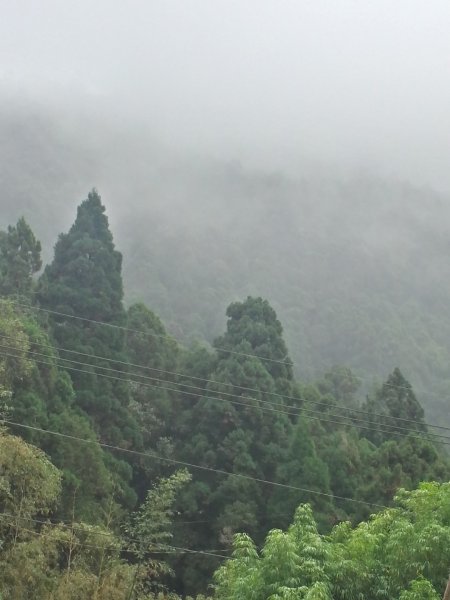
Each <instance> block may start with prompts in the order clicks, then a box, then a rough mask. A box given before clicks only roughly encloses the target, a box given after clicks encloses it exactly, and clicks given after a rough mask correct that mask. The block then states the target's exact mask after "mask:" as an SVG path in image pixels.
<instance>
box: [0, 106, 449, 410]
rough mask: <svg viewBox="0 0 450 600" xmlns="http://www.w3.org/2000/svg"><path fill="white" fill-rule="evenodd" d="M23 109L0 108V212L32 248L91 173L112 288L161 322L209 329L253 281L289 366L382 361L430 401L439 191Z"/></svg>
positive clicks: (438, 392)
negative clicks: (106, 223)
mask: <svg viewBox="0 0 450 600" xmlns="http://www.w3.org/2000/svg"><path fill="white" fill-rule="evenodd" d="M5 112H6V111H5ZM25 113H26V114H28V113H27V111H26V108H24V109H23V112H22V113H21V112H20V111H17V110H16V109H15V112H14V111H12V110H11V111H10V113H9V114H8V115H6V116H7V117H8V118H7V119H6V118H2V119H1V121H0V131H1V136H2V138H3V139H4V141H5V143H4V144H2V145H1V152H2V156H1V163H0V164H1V166H0V173H1V183H2V214H1V217H0V218H1V221H2V222H1V226H2V227H5V226H6V225H7V224H9V223H12V222H15V221H16V220H17V215H18V214H21V213H23V214H24V215H25V216H26V217H27V219H28V220H29V221H32V222H33V224H34V230H35V231H36V233H37V235H38V237H39V238H40V239H41V240H42V241H43V246H44V256H45V257H48V256H50V248H51V245H52V243H53V240H54V239H55V237H56V234H57V232H58V231H60V230H61V229H64V228H65V227H66V226H67V225H68V223H69V222H70V221H69V217H68V215H69V214H71V213H72V212H73V209H74V207H75V205H76V204H77V203H78V202H79V200H80V199H81V197H83V194H84V193H85V190H86V189H89V188H90V187H92V185H94V184H95V185H98V186H99V187H101V189H102V191H103V193H104V194H106V195H107V197H108V205H109V213H110V215H111V222H112V224H113V227H114V231H115V236H116V240H117V244H118V247H119V248H120V250H121V251H123V253H124V280H125V289H126V300H127V301H128V302H134V301H144V302H145V303H147V304H148V305H149V306H151V307H152V308H153V309H154V310H155V311H156V312H157V313H158V314H159V315H160V316H161V318H162V319H163V321H164V322H165V323H166V326H167V327H168V330H169V331H170V332H172V333H173V334H174V335H175V337H177V338H179V339H180V340H183V341H185V342H186V341H189V340H192V339H195V338H200V339H206V340H209V341H211V342H212V341H213V339H214V338H215V337H216V336H217V335H219V334H220V332H221V331H222V330H223V314H224V311H225V308H226V306H227V305H228V304H229V303H230V302H231V301H233V300H236V299H238V298H243V297H245V296H246V295H248V294H251V295H256V296H259V295H261V296H263V297H266V298H268V299H269V300H270V302H271V304H272V305H273V306H274V308H275V309H276V311H277V314H278V315H279V317H280V319H281V320H282V322H283V324H284V327H285V332H286V340H287V343H288V346H289V348H290V352H291V356H292V359H293V361H294V367H295V372H296V373H297V375H298V376H300V377H301V378H307V379H312V378H314V377H316V376H318V375H319V374H320V373H321V372H323V371H324V370H326V369H328V368H329V367H331V366H332V365H334V364H344V365H348V366H350V367H351V368H353V369H354V370H355V372H356V373H357V375H359V376H361V377H362V378H363V379H364V381H362V385H363V388H364V387H365V388H366V389H367V388H368V387H369V386H370V384H371V382H372V381H373V378H374V377H376V378H377V379H378V380H380V379H381V378H384V377H385V376H386V374H387V373H388V372H389V371H390V370H391V369H392V366H393V365H398V366H399V367H401V369H402V371H403V372H404V373H405V375H406V376H407V377H408V379H410V380H411V381H412V382H413V383H414V385H415V388H416V390H417V392H418V394H419V396H420V398H421V401H422V402H423V404H424V405H425V407H426V410H427V414H428V416H429V418H430V420H436V419H437V418H445V417H446V413H447V410H446V406H447V403H448V400H449V398H450V377H449V373H448V365H449V364H450V304H449V303H448V297H449V293H450V280H449V278H448V277H446V274H447V273H448V265H447V262H448V254H449V241H448V240H449V229H450V208H449V204H448V197H446V196H444V195H439V194H437V193H436V192H433V191H432V190H430V189H427V188H415V187H412V186H410V185H408V184H407V183H402V182H399V181H396V180H394V179H382V178H377V177H374V176H369V175H359V176H354V177H351V178H345V177H337V176H331V175H329V176H327V175H323V173H321V174H320V176H319V175H318V174H317V173H316V174H314V173H308V174H305V173H303V174H302V173H300V172H299V174H298V175H297V176H295V177H287V176H284V175H281V174H267V173H261V172H255V171H251V170H246V169H244V168H243V167H241V166H240V165H239V163H230V164H223V163H220V162H217V161H213V160H208V161H207V160H203V159H201V158H198V157H187V156H180V155H176V154H175V153H171V152H169V151H168V150H167V149H165V148H163V147H161V146H158V145H157V144H155V143H154V142H153V141H152V140H150V139H148V138H146V137H145V135H144V134H139V135H138V134H136V133H129V134H128V135H127V136H125V135H123V133H122V132H121V131H120V128H119V127H118V126H114V127H113V126H111V125H109V124H107V123H106V122H105V121H103V122H101V121H100V122H94V121H93V120H92V119H91V120H89V119H86V118H84V120H83V118H81V117H77V118H74V117H73V118H72V119H64V116H63V115H62V114H61V115H60V117H58V116H53V118H52V120H50V119H48V118H47V117H46V115H45V112H41V113H39V114H37V113H35V114H34V115H32V114H29V115H28V117H27V118H26V119H25V118H24V114H25ZM77 119H81V121H80V120H78V121H77ZM79 129H82V130H83V132H84V135H83V136H81V135H80V134H79ZM49 214H51V219H50V220H49V219H48V215H49ZM363 388H362V389H363Z"/></svg>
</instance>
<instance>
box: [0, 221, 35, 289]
mask: <svg viewBox="0 0 450 600" xmlns="http://www.w3.org/2000/svg"><path fill="white" fill-rule="evenodd" d="M41 266H42V261H41V243H40V242H39V241H38V240H37V239H36V238H35V236H34V233H33V232H32V230H31V228H30V227H29V225H28V224H27V222H26V221H25V219H24V218H23V217H21V218H20V219H19V220H18V221H17V224H16V225H15V226H14V227H13V226H11V225H10V226H9V227H8V230H7V231H0V294H2V295H5V296H7V295H11V294H16V295H17V294H18V295H22V296H27V295H29V293H30V291H31V288H32V284H33V275H34V274H35V273H37V272H38V271H39V270H40V268H41Z"/></svg>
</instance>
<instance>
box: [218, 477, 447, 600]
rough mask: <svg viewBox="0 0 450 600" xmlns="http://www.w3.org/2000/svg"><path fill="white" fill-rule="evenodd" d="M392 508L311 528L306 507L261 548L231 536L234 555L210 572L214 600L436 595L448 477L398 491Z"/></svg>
mask: <svg viewBox="0 0 450 600" xmlns="http://www.w3.org/2000/svg"><path fill="white" fill-rule="evenodd" d="M396 503H397V506H396V507H395V508H392V509H387V510H384V511H382V512H380V513H378V514H377V515H375V516H373V517H372V518H371V519H369V521H367V522H363V523H361V524H360V525H358V526H357V527H355V528H352V526H351V525H350V524H349V523H343V524H340V525H337V526H336V527H335V528H334V529H333V531H332V532H331V534H330V535H329V536H323V535H320V534H319V533H318V532H317V529H316V526H315V522H314V519H313V517H312V513H311V510H310V508H309V506H307V505H306V506H300V507H299V509H298V510H297V512H296V515H295V518H294V522H293V524H292V525H291V527H290V528H289V529H288V530H287V531H286V532H283V531H280V530H273V531H271V532H270V533H269V535H268V536H267V538H266V542H265V544H264V547H263V549H262V550H261V552H258V551H257V549H256V548H255V546H254V544H253V542H252V540H251V539H250V538H248V537H247V536H242V535H238V536H236V538H235V551H234V554H233V558H232V559H231V560H230V561H229V562H227V563H225V564H224V565H223V566H222V567H221V568H220V569H219V570H218V571H217V572H216V582H217V598H218V599H220V600H238V598H248V599H250V600H286V599H291V598H292V599H300V600H305V599H308V600H313V599H314V600H362V599H364V600H378V599H379V598H383V599H386V600H416V599H417V600H419V598H420V599H421V600H437V599H438V598H440V597H441V595H440V594H442V591H443V590H444V588H445V584H446V580H447V573H448V568H449V565H450V483H445V484H437V483H426V484H422V485H421V486H420V488H419V489H418V490H415V491H413V492H406V491H405V490H402V491H400V493H399V495H398V497H397V498H396Z"/></svg>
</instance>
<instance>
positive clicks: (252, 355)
mask: <svg viewBox="0 0 450 600" xmlns="http://www.w3.org/2000/svg"><path fill="white" fill-rule="evenodd" d="M9 300H10V301H11V302H13V303H14V304H16V305H17V306H20V307H22V308H27V309H31V310H36V311H42V312H46V313H49V314H55V315H59V316H63V317H67V318H71V319H78V320H81V321H86V322H89V323H94V324H96V325H102V326H105V327H113V328H115V329H120V330H123V331H129V332H132V333H139V334H141V335H144V336H150V337H157V338H162V339H168V340H171V341H174V338H173V337H171V336H170V335H167V334H157V333H154V332H150V331H142V330H139V329H131V328H128V327H125V326H121V325H116V324H114V323H106V322H105V321H98V320H95V319H88V318H87V317H80V316H77V315H70V314H68V313H63V312H59V311H55V310H50V309H46V308H42V307H39V306H31V305H29V304H23V303H20V302H18V301H15V300H13V299H9ZM214 349H215V350H219V351H223V352H229V353H231V354H235V355H237V356H244V357H250V358H258V359H259V360H262V361H269V362H276V363H280V364H284V365H290V366H292V364H293V363H292V362H291V361H290V359H289V360H276V359H272V358H267V357H263V356H259V355H257V354H249V353H244V352H237V351H234V350H229V349H226V348H220V347H216V346H214ZM62 350H63V351H64V352H76V351H71V350H64V349H62ZM105 360H109V359H105ZM116 362H123V363H124V364H130V363H126V362H125V361H116ZM135 366H139V367H140V368H148V369H153V367H146V366H143V365H135ZM153 370H159V371H162V372H164V371H163V370H162V369H153ZM166 372H167V373H170V371H166ZM172 374H173V375H178V376H182V377H190V376H189V375H184V374H180V373H174V372H172ZM353 376H354V377H355V378H356V379H358V380H359V381H362V382H364V381H369V380H368V379H364V378H363V377H360V376H358V375H353ZM190 378H191V379H198V380H202V381H209V382H210V383H221V384H222V385H230V386H233V384H231V383H225V382H223V383H222V382H214V381H212V380H207V379H202V378H198V377H190ZM382 385H383V386H384V387H392V388H393V389H404V390H406V391H409V392H411V391H412V388H411V387H410V386H404V385H396V384H390V383H389V382H384V383H383V384H382ZM241 389H244V390H246V391H259V390H254V389H252V388H244V387H242V388H241ZM268 393H269V394H271V395H273V396H279V397H282V398H287V399H290V400H297V398H295V397H293V396H284V395H282V394H278V393H277V392H268ZM435 395H436V394H435ZM305 402H309V403H311V404H322V405H323V403H320V402H315V401H312V400H307V401H305ZM340 408H341V410H352V411H354V412H359V413H365V414H368V413H366V411H362V410H360V409H350V408H347V407H340ZM373 415H374V416H380V417H386V415H381V414H376V413H373ZM389 418H392V419H398V420H400V421H405V422H410V423H412V422H415V423H417V421H413V420H411V419H405V418H403V417H389ZM426 425H427V426H428V427H432V428H435V429H445V430H447V431H450V427H445V426H443V425H435V424H431V423H426Z"/></svg>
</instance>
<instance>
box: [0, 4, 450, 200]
mask: <svg viewBox="0 0 450 600" xmlns="http://www.w3.org/2000/svg"><path fill="white" fill-rule="evenodd" d="M0 9H1V18H0V68H1V71H0V84H1V87H2V88H3V90H13V91H14V92H16V91H19V92H20V93H24V92H26V93H27V94H28V95H30V96H31V97H32V98H34V97H36V98H40V99H41V101H42V98H48V99H49V101H52V102H54V103H58V102H60V103H64V102H68V98H71V99H72V102H74V103H75V104H76V103H77V102H79V103H81V104H83V105H84V106H85V107H87V108H88V110H90V111H91V112H92V113H93V114H96V113H98V114H103V113H108V114H110V115H111V116H112V117H113V118H114V119H117V120H121V121H124V120H125V121H126V120H127V119H129V118H132V119H135V120H138V121H139V122H140V123H142V126H143V127H148V129H149V131H151V132H152V133H154V134H156V135H157V136H159V137H160V138H161V139H163V140H164V141H166V142H168V143H169V144H171V145H173V146H177V147H187V148H190V149H192V150H195V151H196V152H200V153H204V154H205V153H206V154H211V155H213V156H219V157H226V158H229V159H238V160H242V161H243V162H244V163H247V164H251V165H258V164H259V165H262V166H265V167H274V168H287V169H296V168H297V167H298V165H300V164H302V162H304V161H311V162H312V163H314V162H315V161H318V162H324V163H331V164H336V165H338V166H344V167H345V166H346V167H348V166H350V167H352V168H368V169H370V170H381V171H382V172H384V173H387V174H394V175H397V176H400V177H404V178H410V179H412V180H413V181H416V182H421V183H430V184H431V185H433V186H435V187H438V188H445V189H450V169H449V165H450V135H449V134H450V35H449V31H450V2H449V1H448V0H428V1H425V0H423V1H419V0H395V1H392V0H375V1H370V0H310V1H306V0H129V1H127V2H125V1H123V0H120V1H119V0H90V1H87V0H72V1H69V0H0Z"/></svg>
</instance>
